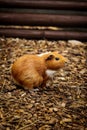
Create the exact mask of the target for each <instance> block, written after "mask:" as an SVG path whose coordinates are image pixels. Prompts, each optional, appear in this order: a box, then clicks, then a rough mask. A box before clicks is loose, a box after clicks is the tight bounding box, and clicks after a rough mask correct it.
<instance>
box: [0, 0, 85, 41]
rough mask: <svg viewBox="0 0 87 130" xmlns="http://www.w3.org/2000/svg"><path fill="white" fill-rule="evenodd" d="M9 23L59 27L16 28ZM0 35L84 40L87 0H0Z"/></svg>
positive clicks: (13, 24)
mask: <svg viewBox="0 0 87 130" xmlns="http://www.w3.org/2000/svg"><path fill="white" fill-rule="evenodd" d="M11 25H12V26H13V27H15V26H33V27H34V26H46V27H47V26H56V27H58V28H60V29H59V30H55V29H54V30H47V29H45V30H42V29H39V30H38V29H23V28H19V29H18V28H12V27H11V28H10V26H11ZM3 26H4V27H3ZM0 36H6V37H22V38H29V39H44V38H46V39H54V40H58V39H59V40H68V39H75V40H84V41H86V40H87V1H86V0H0Z"/></svg>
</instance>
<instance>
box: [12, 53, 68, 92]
mask: <svg viewBox="0 0 87 130" xmlns="http://www.w3.org/2000/svg"><path fill="white" fill-rule="evenodd" d="M65 62H66V58H64V57H63V56H62V55H60V54H58V52H47V53H43V54H39V55H30V54H27V55H24V56H22V57H20V58H18V59H17V61H15V62H14V64H13V65H12V68H11V72H12V77H13V79H14V81H15V83H16V84H18V85H20V86H23V87H24V88H25V89H26V88H28V89H31V88H35V87H39V86H41V87H43V86H45V85H46V82H47V80H48V79H49V78H50V77H52V75H53V74H54V73H55V72H56V71H57V70H58V69H60V68H62V67H63V66H64V64H65Z"/></svg>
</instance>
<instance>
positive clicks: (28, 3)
mask: <svg viewBox="0 0 87 130" xmlns="http://www.w3.org/2000/svg"><path fill="white" fill-rule="evenodd" d="M0 7H16V8H34V9H35V8H37V9H58V10H59V9H63V10H64V9H66V10H87V2H84V1H82V2H81V1H79V2H78V1H61V0H59V1H54V0H51V1H49V0H47V1H46V0H41V1H38V0H34V1H33V0H0Z"/></svg>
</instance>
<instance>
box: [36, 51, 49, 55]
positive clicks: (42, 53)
mask: <svg viewBox="0 0 87 130" xmlns="http://www.w3.org/2000/svg"><path fill="white" fill-rule="evenodd" d="M49 53H50V51H48V52H45V53H41V54H38V56H43V55H45V54H49Z"/></svg>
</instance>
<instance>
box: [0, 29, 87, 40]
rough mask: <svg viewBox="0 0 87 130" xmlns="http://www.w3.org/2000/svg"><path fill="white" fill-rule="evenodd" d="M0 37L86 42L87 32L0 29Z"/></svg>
mask: <svg viewBox="0 0 87 130" xmlns="http://www.w3.org/2000/svg"><path fill="white" fill-rule="evenodd" d="M0 36H5V37H20V38H27V39H50V40H69V39H71V40H73V39H75V40H82V41H87V32H81V31H63V30H60V31H51V30H26V29H6V28H3V29H2V28H0Z"/></svg>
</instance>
